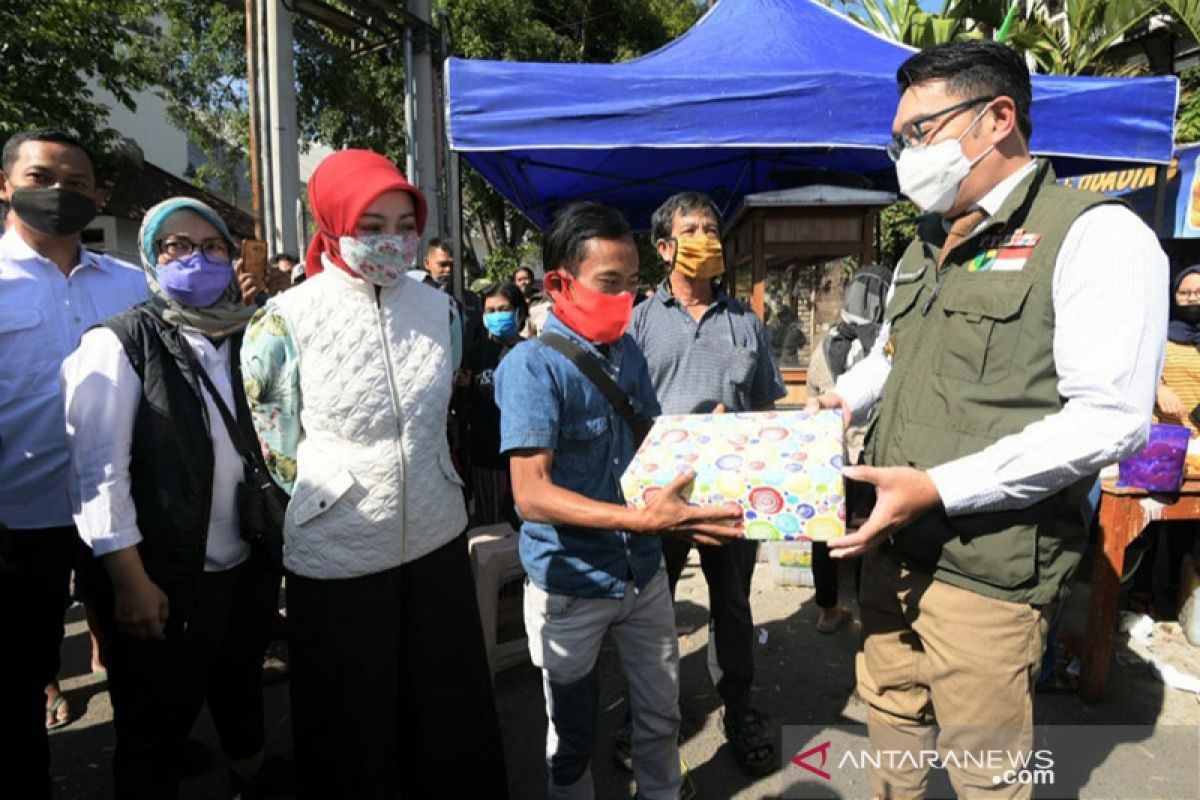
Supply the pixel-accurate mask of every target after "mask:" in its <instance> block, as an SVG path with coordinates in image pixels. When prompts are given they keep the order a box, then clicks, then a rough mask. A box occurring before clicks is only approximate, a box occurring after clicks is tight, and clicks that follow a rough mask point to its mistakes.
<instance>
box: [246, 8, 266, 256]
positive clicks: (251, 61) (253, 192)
mask: <svg viewBox="0 0 1200 800" xmlns="http://www.w3.org/2000/svg"><path fill="white" fill-rule="evenodd" d="M254 6H255V4H254V0H246V84H247V88H248V90H249V99H248V105H249V110H250V208H251V213H252V214H253V215H254V238H255V239H261V238H263V218H262V195H261V194H260V192H261V189H260V184H259V176H258V167H259V163H258V134H259V130H258V87H257V85H256V84H257V83H258V59H257V58H256V57H255V55H256V50H255V42H254V40H255V36H254V34H255V30H256V28H255V24H254V23H255V12H256V9H255V7H254Z"/></svg>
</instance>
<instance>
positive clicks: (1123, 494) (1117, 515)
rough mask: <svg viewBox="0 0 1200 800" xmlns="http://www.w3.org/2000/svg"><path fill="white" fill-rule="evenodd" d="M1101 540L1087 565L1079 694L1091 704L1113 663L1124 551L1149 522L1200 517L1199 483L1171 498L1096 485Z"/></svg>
mask: <svg viewBox="0 0 1200 800" xmlns="http://www.w3.org/2000/svg"><path fill="white" fill-rule="evenodd" d="M1100 488H1101V491H1102V494H1101V498H1100V541H1099V546H1098V548H1097V550H1096V555H1095V559H1094V560H1093V562H1092V586H1091V596H1090V599H1089V601H1088V618H1087V634H1086V638H1085V640H1084V641H1085V642H1086V647H1085V648H1084V652H1083V674H1082V683H1081V684H1080V686H1079V694H1080V695H1081V696H1082V697H1083V699H1084V700H1088V701H1091V702H1095V701H1097V700H1100V699H1101V698H1102V697H1103V696H1104V687H1105V684H1107V683H1108V670H1109V667H1110V666H1111V664H1112V640H1113V627H1114V626H1115V624H1116V617H1117V594H1118V591H1119V589H1120V587H1119V583H1120V580H1121V570H1122V569H1124V566H1125V548H1126V547H1128V546H1129V544H1130V542H1132V541H1133V540H1134V539H1136V538H1137V537H1138V536H1140V535H1141V533H1142V531H1143V530H1145V529H1146V526H1147V525H1148V524H1150V523H1151V522H1158V521H1160V520H1181V519H1200V480H1188V481H1184V482H1183V486H1181V487H1180V489H1179V492H1177V493H1175V494H1154V495H1151V494H1150V493H1149V492H1147V491H1146V490H1145V489H1132V488H1127V487H1120V488H1118V487H1117V485H1116V481H1115V480H1105V481H1103V482H1102V483H1101V486H1100Z"/></svg>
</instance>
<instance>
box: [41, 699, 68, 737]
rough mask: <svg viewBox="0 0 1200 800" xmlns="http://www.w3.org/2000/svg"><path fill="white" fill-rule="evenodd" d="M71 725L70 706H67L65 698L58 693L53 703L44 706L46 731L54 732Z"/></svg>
mask: <svg viewBox="0 0 1200 800" xmlns="http://www.w3.org/2000/svg"><path fill="white" fill-rule="evenodd" d="M70 724H71V706H69V705H68V704H67V696H66V695H64V694H62V693H59V695H58V697H56V698H54V702H52V703H47V704H46V730H48V731H56V730H58V729H59V728H62V727H64V726H66V725H70Z"/></svg>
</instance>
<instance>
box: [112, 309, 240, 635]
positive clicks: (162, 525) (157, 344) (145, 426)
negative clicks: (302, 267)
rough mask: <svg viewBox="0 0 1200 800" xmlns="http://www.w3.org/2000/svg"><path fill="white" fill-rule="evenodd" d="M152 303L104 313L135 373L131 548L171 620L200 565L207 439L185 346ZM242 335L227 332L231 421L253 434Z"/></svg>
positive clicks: (186, 604) (209, 480) (208, 488)
mask: <svg viewBox="0 0 1200 800" xmlns="http://www.w3.org/2000/svg"><path fill="white" fill-rule="evenodd" d="M160 313H161V312H160V311H159V309H158V308H157V307H156V306H155V305H154V304H153V303H152V302H147V303H142V304H141V305H139V306H135V307H134V308H132V309H130V310H129V311H126V312H124V313H122V314H118V315H116V316H115V317H111V318H110V319H108V320H106V321H105V322H104V323H102V324H103V326H104V327H106V328H108V329H109V330H111V331H112V332H113V333H114V334H116V336H117V338H118V339H119V340H120V341H121V344H122V346H123V347H124V349H125V355H126V357H127V358H128V359H129V363H130V364H131V365H132V366H133V369H134V371H135V372H136V373H137V374H138V376H139V377H140V378H141V380H142V398H141V401H140V402H139V404H138V411H137V420H136V422H135V423H134V428H133V444H132V447H131V453H130V456H131V458H130V464H129V475H130V491H131V494H132V497H133V504H134V507H135V508H136V510H137V523H138V531H139V532H140V533H141V535H142V542H141V544H139V545H138V553H139V555H140V556H141V559H142V564H143V565H144V566H145V569H146V573H147V574H148V575H149V576H150V579H151V580H152V581H154V583H155V584H156V585H157V586H158V587H159V588H160V589H162V590H163V592H165V593H166V595H167V597H168V598H169V600H170V603H171V619H172V621H173V622H174V621H181V620H185V619H187V618H188V616H189V615H190V613H191V611H192V609H193V608H194V607H195V602H196V593H197V589H198V584H199V578H200V576H201V574H202V573H203V572H204V551H205V546H206V544H207V542H208V520H209V510H210V506H211V504H212V491H213V446H212V439H211V437H210V435H209V430H210V429H211V426H212V425H222V424H223V422H222V421H221V419H220V418H219V417H218V418H217V419H214V420H210V419H209V418H208V411H207V406H206V405H205V402H204V396H203V395H202V394H201V389H200V383H199V378H198V377H197V376H196V375H195V373H194V372H193V371H192V369H191V367H190V366H189V362H190V359H189V357H188V356H189V354H190V353H191V350H190V349H189V345H188V343H187V340H186V339H184V337H183V335H182V334H181V333H180V331H179V329H178V328H176V327H175V326H174V325H171V324H170V323H167V322H166V321H164V320H163V319H162V317H161V315H160ZM241 344H242V334H241V333H240V332H239V333H236V334H234V335H233V336H231V337H230V339H229V346H230V353H229V358H230V362H231V364H232V369H233V374H232V380H231V383H232V386H233V391H234V399H235V405H236V414H237V418H238V423H239V425H240V427H241V429H242V431H243V433H244V435H245V437H246V439H247V441H250V442H254V441H257V439H256V437H255V433H254V427H253V425H252V423H251V421H250V411H249V407H248V406H247V404H246V397H245V394H244V392H243V389H242V376H241V366H240V364H239V353H240V351H241Z"/></svg>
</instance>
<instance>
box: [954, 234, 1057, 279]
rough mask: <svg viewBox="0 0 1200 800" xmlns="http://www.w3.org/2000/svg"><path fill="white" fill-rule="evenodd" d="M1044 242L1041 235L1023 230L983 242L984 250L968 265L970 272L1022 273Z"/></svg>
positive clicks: (992, 237)
mask: <svg viewBox="0 0 1200 800" xmlns="http://www.w3.org/2000/svg"><path fill="white" fill-rule="evenodd" d="M1041 240H1042V235H1041V234H1040V233H1026V232H1025V231H1023V230H1021V229H1019V228H1018V229H1017V230H1015V231H1013V232H1012V233H1011V234H1007V235H1004V234H1001V235H998V236H991V237H989V238H987V239H984V240H983V247H984V250H983V252H982V253H980V254H979V255H977V256H975V258H973V259H971V261H970V262H969V263H968V264H967V271H968V272H1020V271H1021V270H1023V269H1025V262H1026V261H1028V260H1029V256H1031V255H1032V254H1033V248H1035V247H1037V244H1038V242H1040V241H1041Z"/></svg>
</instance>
